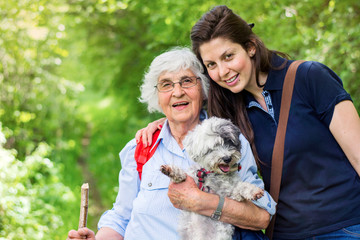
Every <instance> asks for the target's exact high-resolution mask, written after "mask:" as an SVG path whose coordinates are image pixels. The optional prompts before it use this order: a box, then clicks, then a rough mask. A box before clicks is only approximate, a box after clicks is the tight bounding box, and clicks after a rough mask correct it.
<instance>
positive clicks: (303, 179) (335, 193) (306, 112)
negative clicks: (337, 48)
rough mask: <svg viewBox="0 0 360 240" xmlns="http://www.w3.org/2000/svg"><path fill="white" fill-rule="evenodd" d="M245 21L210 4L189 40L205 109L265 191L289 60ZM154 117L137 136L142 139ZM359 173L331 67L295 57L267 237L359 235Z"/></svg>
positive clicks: (359, 134) (358, 138)
mask: <svg viewBox="0 0 360 240" xmlns="http://www.w3.org/2000/svg"><path fill="white" fill-rule="evenodd" d="M252 27H253V24H250V25H249V24H248V23H247V22H245V21H244V20H243V19H242V18H240V17H239V16H238V15H236V14H234V13H233V12H232V10H230V9H229V8H227V7H226V6H217V7H215V8H213V9H212V10H211V11H209V12H207V13H206V14H205V15H204V16H203V17H202V18H201V19H200V20H199V21H198V22H197V23H196V24H195V25H194V27H193V28H192V31H191V40H192V45H193V51H194V53H195V54H196V55H197V57H198V58H199V60H201V62H202V63H203V65H204V66H205V69H206V74H208V76H209V78H210V79H211V80H210V92H209V102H208V111H209V113H210V115H215V116H218V117H223V118H228V119H231V120H232V121H233V122H234V123H236V124H237V125H238V126H239V127H240V129H241V130H242V133H243V134H244V135H245V136H246V138H247V139H248V140H249V142H250V144H251V146H252V150H253V153H254V155H255V157H256V159H257V161H258V164H259V166H260V169H261V173H262V175H263V179H264V182H265V189H266V190H269V184H270V174H271V157H272V151H273V146H274V140H275V135H276V130H277V124H278V120H279V111H280V101H281V93H282V85H283V81H284V77H285V74H286V71H287V69H288V66H289V65H290V63H291V62H292V61H290V60H287V59H286V55H285V54H283V53H280V52H277V51H271V50H268V49H267V48H266V47H265V45H264V43H263V42H262V41H261V40H260V38H259V37H258V36H256V35H255V34H254V33H253V31H252ZM156 124H157V123H155V124H153V125H150V127H149V128H148V129H147V130H146V131H140V132H139V133H138V134H137V137H139V136H140V135H143V138H145V141H147V140H146V139H148V137H147V136H148V135H151V132H153V131H154V130H153V129H154V127H156ZM359 176H360V119H359V115H358V113H357V111H356V109H355V107H354V105H353V103H352V101H351V97H350V95H349V94H348V93H347V92H346V91H345V90H344V88H343V85H342V81H341V79H340V78H339V77H338V76H337V75H336V74H335V73H334V72H333V71H332V70H331V69H329V68H328V67H326V66H325V65H323V64H321V63H318V62H305V63H302V64H301V65H300V66H299V68H298V71H297V74H296V79H295V85H294V92H293V99H292V102H291V109H290V114H289V120H288V126H287V133H286V139H285V153H284V166H283V175H282V182H281V187H280V195H279V202H278V208H277V217H276V222H275V229H274V239H308V238H309V239H310V238H311V239H329V238H336V239H359V238H360V211H359V209H360V178H359ZM183 188H184V189H186V187H185V186H183ZM170 191H171V189H169V192H170ZM170 197H172V196H170ZM172 201H176V199H175V197H174V199H173V200H172ZM313 237H315V238H313Z"/></svg>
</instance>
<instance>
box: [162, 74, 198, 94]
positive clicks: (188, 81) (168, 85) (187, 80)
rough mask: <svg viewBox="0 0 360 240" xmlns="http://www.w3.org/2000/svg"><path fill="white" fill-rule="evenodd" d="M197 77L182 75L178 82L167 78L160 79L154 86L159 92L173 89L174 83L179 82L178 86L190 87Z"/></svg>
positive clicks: (194, 83) (193, 84) (195, 82)
mask: <svg viewBox="0 0 360 240" xmlns="http://www.w3.org/2000/svg"><path fill="white" fill-rule="evenodd" d="M199 79H200V78H199V77H195V76H194V77H184V78H182V79H180V81H178V82H172V81H170V80H169V79H165V80H162V81H161V82H159V83H158V84H156V86H155V87H156V88H157V90H158V91H159V92H170V91H171V90H173V89H174V87H175V84H176V83H178V84H180V87H182V88H191V87H193V86H195V85H196V84H197V80H199Z"/></svg>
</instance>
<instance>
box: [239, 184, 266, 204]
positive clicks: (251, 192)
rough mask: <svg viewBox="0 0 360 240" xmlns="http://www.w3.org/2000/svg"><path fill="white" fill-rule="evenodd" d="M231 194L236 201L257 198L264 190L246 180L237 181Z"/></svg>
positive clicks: (262, 194)
mask: <svg viewBox="0 0 360 240" xmlns="http://www.w3.org/2000/svg"><path fill="white" fill-rule="evenodd" d="M233 196H234V199H235V200H237V201H242V200H244V199H246V200H249V201H251V200H258V199H259V198H261V197H262V196H264V190H263V189H261V188H259V187H257V186H255V185H253V184H251V183H248V182H239V183H238V184H237V186H236V188H235V189H234V192H233Z"/></svg>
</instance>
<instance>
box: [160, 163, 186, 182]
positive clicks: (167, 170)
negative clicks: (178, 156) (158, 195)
mask: <svg viewBox="0 0 360 240" xmlns="http://www.w3.org/2000/svg"><path fill="white" fill-rule="evenodd" d="M160 171H161V172H162V173H163V174H165V175H166V176H168V177H169V178H170V179H171V180H172V181H173V182H175V183H180V182H183V181H185V179H186V173H185V172H184V171H183V170H182V169H181V168H179V167H177V166H169V165H161V166H160Z"/></svg>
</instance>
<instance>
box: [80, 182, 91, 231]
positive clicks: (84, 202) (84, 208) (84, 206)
mask: <svg viewBox="0 0 360 240" xmlns="http://www.w3.org/2000/svg"><path fill="white" fill-rule="evenodd" d="M88 206H89V184H88V183H84V184H83V185H82V186H81V205H80V219H79V228H83V227H86V222H87V214H88Z"/></svg>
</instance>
